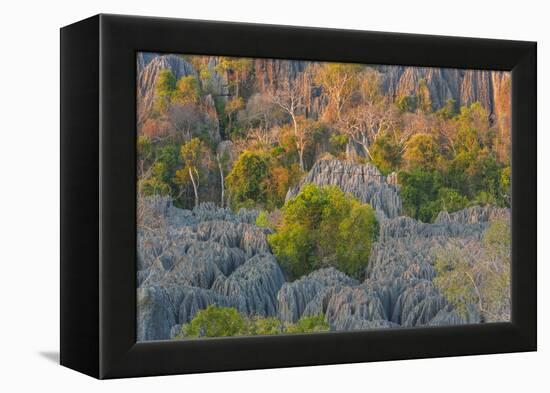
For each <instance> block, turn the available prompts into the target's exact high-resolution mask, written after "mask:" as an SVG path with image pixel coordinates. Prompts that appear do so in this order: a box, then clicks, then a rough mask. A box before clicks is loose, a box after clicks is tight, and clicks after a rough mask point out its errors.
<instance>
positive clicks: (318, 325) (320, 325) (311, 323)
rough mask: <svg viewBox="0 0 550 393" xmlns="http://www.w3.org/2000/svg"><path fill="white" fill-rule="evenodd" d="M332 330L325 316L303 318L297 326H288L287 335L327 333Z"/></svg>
mask: <svg viewBox="0 0 550 393" xmlns="http://www.w3.org/2000/svg"><path fill="white" fill-rule="evenodd" d="M329 329H330V327H329V325H328V323H327V322H326V321H325V318H324V316H323V315H317V316H313V317H303V318H301V319H300V320H298V321H297V322H296V323H295V324H290V325H287V326H286V328H285V333H312V332H326V331H328V330H329Z"/></svg>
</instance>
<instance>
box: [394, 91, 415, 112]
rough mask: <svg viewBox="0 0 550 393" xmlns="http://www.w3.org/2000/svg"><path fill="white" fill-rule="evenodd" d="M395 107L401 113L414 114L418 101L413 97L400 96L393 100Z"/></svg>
mask: <svg viewBox="0 0 550 393" xmlns="http://www.w3.org/2000/svg"><path fill="white" fill-rule="evenodd" d="M395 106H396V107H397V108H398V109H399V110H400V111H401V112H415V111H416V108H417V106H418V100H417V98H416V96H414V95H405V94H404V95H400V96H398V97H397V98H396V99H395Z"/></svg>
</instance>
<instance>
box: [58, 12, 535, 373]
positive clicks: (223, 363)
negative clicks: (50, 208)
mask: <svg viewBox="0 0 550 393" xmlns="http://www.w3.org/2000/svg"><path fill="white" fill-rule="evenodd" d="M139 51H148V52H170V53H185V54H213V55H227V56H242V57H256V58H258V57H260V58H261V57H267V58H278V59H300V60H324V61H339V62H355V63H364V64H392V65H409V66H433V67H452V68H473V69H491V70H506V71H511V72H512V146H513V148H512V162H513V164H512V177H513V181H512V188H513V190H512V195H513V199H512V210H511V211H512V318H511V322H510V323H494V324H479V325H466V326H448V327H425V328H424V327H423V328H401V329H388V330H372V331H350V332H334V333H320V334H305V335H281V336H265V337H257V336H256V337H241V338H217V339H204V340H189V341H157V342H139V343H136V306H135V305H136V279H135V277H136V263H135V261H136V224H135V223H136V213H135V212H136V192H135V190H136V169H135V159H136V151H135V143H136V131H135V129H136V93H135V92H136V72H135V69H136V53H137V52H139ZM536 73H537V69H536V43H534V42H521V41H504V40H490V39H476V38H458V37H440V36H424V35H412V34H396V33H379V32H363V31H351V30H333V29H315V28H302V27H286V26H270V25H256V24H241V23H226V22H209V21H194V20H181V19H168V18H149V17H134V16H120V15H97V16H94V17H92V18H89V19H86V20H84V21H81V22H78V23H75V24H72V25H69V26H66V27H64V28H62V29H61V364H62V365H64V366H67V367H70V368H73V369H75V370H78V371H80V372H83V373H85V374H88V375H91V376H93V377H96V378H101V379H103V378H119V377H133V376H146V375H161V374H179V373H195V372H210V371H224V370H242V369H259V368H273V367H290V366H306V365H320V364H337V363H350V362H367V361H381V360H393V359H414V358H427V357H443V356H461V355H473V354H490V353H503V352H518V351H535V350H536V348H537V323H536V322H537V315H536V308H537V297H536V293H537V281H536V270H537V266H536V263H537V259H536V249H537V247H536V246H537V244H536V206H537V200H536V198H537V197H536V191H537V190H536V170H537V168H536V132H537V129H536V126H537V124H536V107H537V102H536V89H537V86H536Z"/></svg>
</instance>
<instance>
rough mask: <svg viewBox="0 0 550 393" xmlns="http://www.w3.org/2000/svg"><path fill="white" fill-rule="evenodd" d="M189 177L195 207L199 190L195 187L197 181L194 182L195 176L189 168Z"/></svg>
mask: <svg viewBox="0 0 550 393" xmlns="http://www.w3.org/2000/svg"><path fill="white" fill-rule="evenodd" d="M189 177H190V178H191V183H193V191H194V192H195V207H197V206H199V190H198V189H197V183H196V182H195V177H194V176H193V171H192V170H191V168H189Z"/></svg>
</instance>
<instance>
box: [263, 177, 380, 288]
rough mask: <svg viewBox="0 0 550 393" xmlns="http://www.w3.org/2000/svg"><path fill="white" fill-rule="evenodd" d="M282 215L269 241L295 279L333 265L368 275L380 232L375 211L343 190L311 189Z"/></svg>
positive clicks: (313, 186)
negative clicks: (373, 243) (370, 259)
mask: <svg viewBox="0 0 550 393" xmlns="http://www.w3.org/2000/svg"><path fill="white" fill-rule="evenodd" d="M282 214H283V219H282V223H281V224H280V225H279V226H278V228H277V232H276V233H274V234H271V235H269V236H268V240H269V243H270V245H271V247H272V249H273V252H274V254H275V255H276V256H277V258H278V261H279V262H280V263H281V265H282V266H283V268H284V269H285V271H286V272H287V273H288V274H289V275H290V276H291V278H298V277H300V276H302V275H304V274H307V273H309V272H311V271H313V270H316V269H319V268H322V267H327V266H334V267H336V268H337V269H339V270H341V271H343V272H345V273H347V274H349V275H353V276H357V277H361V276H362V274H363V273H364V269H365V267H366V266H367V263H368V257H369V254H370V246H371V244H372V242H373V241H374V240H375V239H376V235H377V233H378V230H377V228H378V224H377V221H376V218H375V215H374V210H373V209H372V207H370V206H369V205H366V204H365V205H362V204H360V203H359V202H358V201H357V200H356V199H354V198H353V197H351V196H349V195H346V194H344V193H343V192H342V191H341V190H340V189H339V188H337V187H333V186H324V187H319V186H317V185H314V184H307V185H305V186H304V187H303V188H302V191H301V192H300V194H298V195H297V196H296V197H295V198H293V199H290V200H289V201H287V202H286V203H285V205H284V206H283V208H282Z"/></svg>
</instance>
